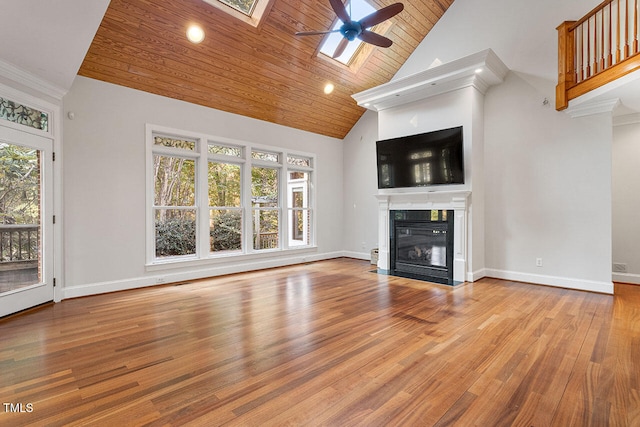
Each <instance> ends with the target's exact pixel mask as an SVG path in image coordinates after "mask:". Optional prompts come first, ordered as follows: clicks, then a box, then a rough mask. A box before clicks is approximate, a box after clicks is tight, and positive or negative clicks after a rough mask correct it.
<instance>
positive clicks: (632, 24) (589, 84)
mask: <svg viewBox="0 0 640 427" xmlns="http://www.w3.org/2000/svg"><path fill="white" fill-rule="evenodd" d="M639 1H640V0H606V1H604V2H602V3H601V4H600V5H599V6H597V7H596V8H595V9H593V10H592V11H591V12H590V13H589V14H587V15H586V16H585V17H584V18H582V19H580V20H579V21H565V22H563V23H562V24H561V25H560V26H559V27H558V28H557V30H558V85H557V86H556V109H557V110H564V109H565V108H567V107H568V105H569V101H570V100H572V99H575V98H577V97H579V96H581V95H584V94H585V93H587V92H589V91H592V90H594V89H596V88H598V87H600V86H603V85H605V84H607V83H609V82H612V81H614V80H616V79H619V78H620V77H622V76H624V75H625V74H629V73H631V72H632V71H635V70H637V69H640V55H638V38H639V37H638V28H639V26H640V25H639V23H640V22H639V20H640V12H639V9H638V2H639Z"/></svg>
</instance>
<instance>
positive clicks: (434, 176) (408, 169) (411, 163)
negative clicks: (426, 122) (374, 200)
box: [376, 126, 464, 188]
mask: <svg viewBox="0 0 640 427" xmlns="http://www.w3.org/2000/svg"><path fill="white" fill-rule="evenodd" d="M376 154H377V162H378V188H402V187H427V186H431V185H444V184H464V145H463V140H462V126H459V127H455V128H450V129H442V130H437V131H434V132H426V133H421V134H417V135H410V136H403V137H399V138H392V139H385V140H381V141H377V142H376Z"/></svg>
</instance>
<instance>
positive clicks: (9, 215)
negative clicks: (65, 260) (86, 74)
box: [0, 125, 53, 317]
mask: <svg viewBox="0 0 640 427" xmlns="http://www.w3.org/2000/svg"><path fill="white" fill-rule="evenodd" d="M52 156H53V141H52V140H51V139H48V138H45V137H42V136H38V135H35V134H32V133H29V132H24V131H20V130H17V129H14V128H11V127H5V126H2V125H0V317H2V316H6V315H8V314H12V313H16V312H18V311H21V310H24V309H27V308H30V307H33V306H36V305H39V304H42V303H45V302H48V301H52V300H53V262H52V261H53V238H52V237H53V236H52V232H53V230H52V228H53V209H52V206H51V205H52V193H53V182H52V181H53V172H52V169H53V167H52V162H53V159H52Z"/></svg>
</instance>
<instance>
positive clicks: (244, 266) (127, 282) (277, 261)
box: [62, 251, 350, 299]
mask: <svg viewBox="0 0 640 427" xmlns="http://www.w3.org/2000/svg"><path fill="white" fill-rule="evenodd" d="M345 256H350V255H347V254H346V253H345V252H341V251H340V252H329V253H322V254H315V255H310V254H304V255H299V256H295V257H286V258H273V259H266V260H261V261H257V260H253V261H252V262H251V263H238V264H225V265H220V266H215V267H207V268H199V269H192V270H189V271H181V272H176V273H167V272H166V271H165V272H162V273H161V274H154V275H150V276H144V277H134V278H131V279H124V280H114V281H109V282H98V283H88V284H84V285H77V286H65V287H64V288H62V299H67V298H77V297H84V296H89V295H97V294H103V293H108V292H116V291H124V290H128V289H137V288H144V287H148V286H156V285H161V284H164V283H179V282H185V281H189V280H196V279H204V278H207V277H216V276H222V275H225V274H233V273H244V272H247V271H255V270H263V269H267V268H274V267H284V266H287V265H295V264H303V263H306V262H311V261H322V260H325V259H332V258H340V257H345ZM160 277H162V281H159V278H160Z"/></svg>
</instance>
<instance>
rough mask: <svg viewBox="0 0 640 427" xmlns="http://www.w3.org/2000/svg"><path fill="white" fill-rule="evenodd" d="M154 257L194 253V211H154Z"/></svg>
mask: <svg viewBox="0 0 640 427" xmlns="http://www.w3.org/2000/svg"><path fill="white" fill-rule="evenodd" d="M155 230H156V257H158V258H161V257H170V256H181V255H194V254H195V253H196V210H195V209H156V213H155Z"/></svg>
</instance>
